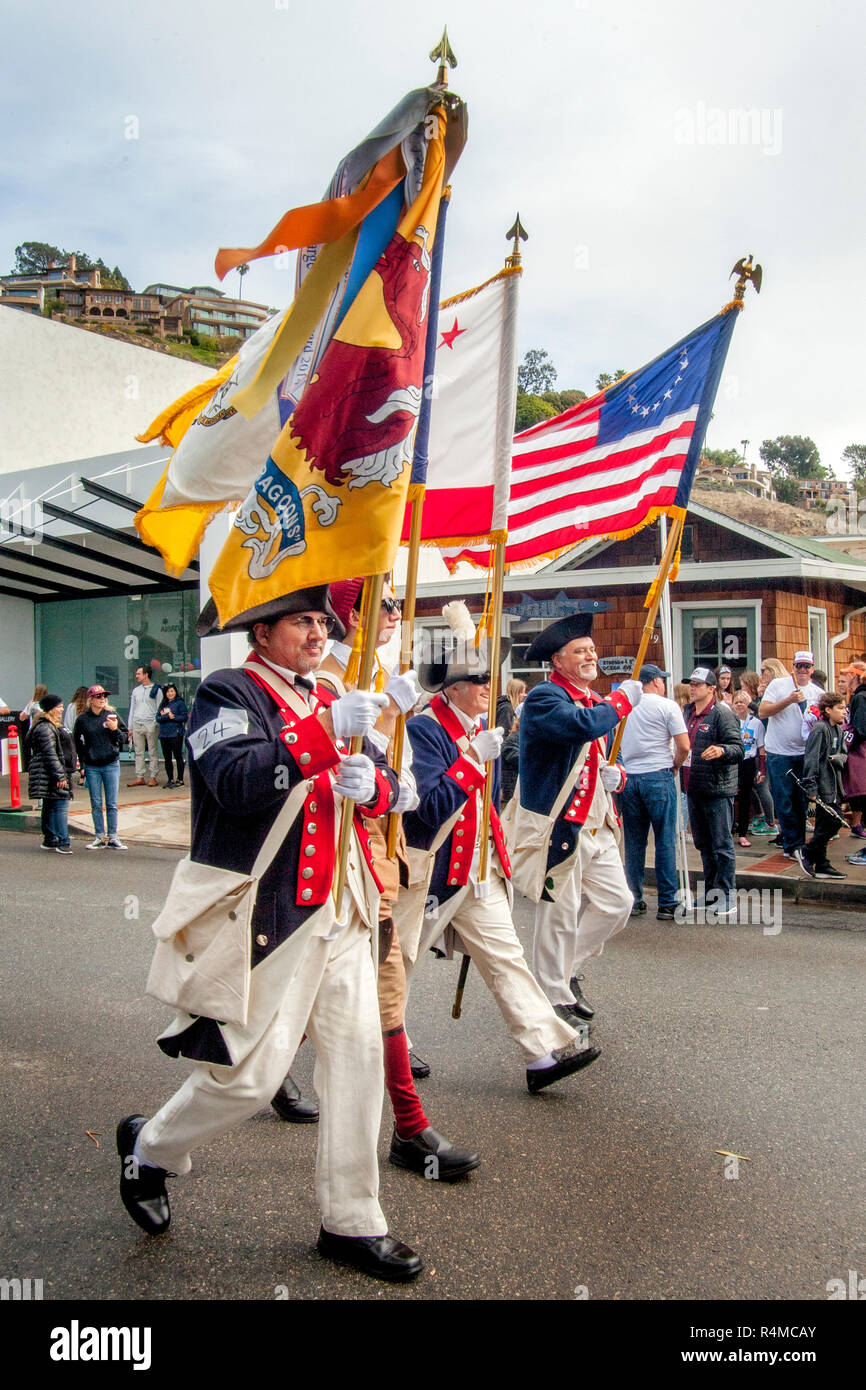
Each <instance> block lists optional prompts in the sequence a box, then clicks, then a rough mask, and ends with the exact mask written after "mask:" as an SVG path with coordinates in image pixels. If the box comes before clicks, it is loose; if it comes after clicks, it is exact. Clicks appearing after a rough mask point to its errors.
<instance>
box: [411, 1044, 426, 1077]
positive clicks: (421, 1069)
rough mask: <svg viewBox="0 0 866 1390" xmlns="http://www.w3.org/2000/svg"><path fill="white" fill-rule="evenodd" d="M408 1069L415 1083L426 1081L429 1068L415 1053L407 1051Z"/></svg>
mask: <svg viewBox="0 0 866 1390" xmlns="http://www.w3.org/2000/svg"><path fill="white" fill-rule="evenodd" d="M409 1069H410V1071H411V1072H412V1075H413V1076H414V1078H415V1080H416V1081H426V1080H427V1077H428V1076H429V1075H430V1067H429V1066H428V1064H427V1063H426V1062H424V1061H422V1059H421V1058H420V1057H419V1056H418V1054H417V1052H413V1051H412V1049H411V1048H410V1049H409Z"/></svg>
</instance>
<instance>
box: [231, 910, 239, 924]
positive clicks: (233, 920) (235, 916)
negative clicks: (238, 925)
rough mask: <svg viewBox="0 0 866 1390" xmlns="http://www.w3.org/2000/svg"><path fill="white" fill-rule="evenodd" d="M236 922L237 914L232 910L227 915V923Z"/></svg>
mask: <svg viewBox="0 0 866 1390" xmlns="http://www.w3.org/2000/svg"><path fill="white" fill-rule="evenodd" d="M237 920H238V914H237V913H236V912H235V911H234V910H232V911H231V912H230V913H229V921H230V922H236V921H237Z"/></svg>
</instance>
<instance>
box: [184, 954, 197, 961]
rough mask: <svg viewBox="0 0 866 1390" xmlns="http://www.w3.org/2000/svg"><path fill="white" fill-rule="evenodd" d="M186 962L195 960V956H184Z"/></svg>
mask: <svg viewBox="0 0 866 1390" xmlns="http://www.w3.org/2000/svg"><path fill="white" fill-rule="evenodd" d="M184 960H190V961H192V960H195V956H192V955H190V956H184Z"/></svg>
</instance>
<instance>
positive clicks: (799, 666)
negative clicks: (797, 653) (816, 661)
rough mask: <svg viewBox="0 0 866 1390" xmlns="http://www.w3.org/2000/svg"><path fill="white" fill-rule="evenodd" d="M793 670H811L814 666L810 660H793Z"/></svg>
mask: <svg viewBox="0 0 866 1390" xmlns="http://www.w3.org/2000/svg"><path fill="white" fill-rule="evenodd" d="M794 670H795V671H812V670H814V667H813V665H812V663H811V661H795V662H794Z"/></svg>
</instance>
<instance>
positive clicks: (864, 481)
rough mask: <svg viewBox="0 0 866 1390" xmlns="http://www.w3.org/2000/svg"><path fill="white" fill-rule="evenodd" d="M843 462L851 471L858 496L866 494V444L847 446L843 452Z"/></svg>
mask: <svg viewBox="0 0 866 1390" xmlns="http://www.w3.org/2000/svg"><path fill="white" fill-rule="evenodd" d="M842 462H843V463H845V464H847V465H848V467H849V468H850V469H851V476H852V478H853V481H854V486H855V487H856V489H857V496H858V497H861V496H863V494H864V493H866V444H846V445H845V448H844V449H843V450H842Z"/></svg>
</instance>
